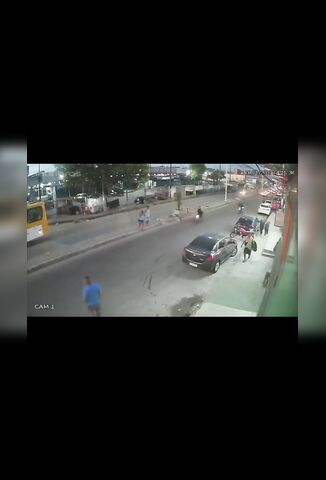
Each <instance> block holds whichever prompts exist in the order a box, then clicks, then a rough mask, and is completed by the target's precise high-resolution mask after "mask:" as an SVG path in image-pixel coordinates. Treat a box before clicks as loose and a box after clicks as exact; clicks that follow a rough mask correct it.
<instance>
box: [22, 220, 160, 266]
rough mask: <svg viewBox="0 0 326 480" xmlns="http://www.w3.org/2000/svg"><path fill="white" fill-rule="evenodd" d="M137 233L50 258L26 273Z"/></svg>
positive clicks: (156, 224)
mask: <svg viewBox="0 0 326 480" xmlns="http://www.w3.org/2000/svg"><path fill="white" fill-rule="evenodd" d="M159 226H161V223H155V224H154V225H151V226H149V227H148V228H147V229H146V231H147V232H148V231H149V230H151V229H153V228H155V227H159ZM138 233H139V230H136V231H133V232H127V233H124V234H122V235H117V236H116V237H112V238H108V239H107V240H104V241H102V242H100V243H95V244H93V245H89V246H88V247H84V248H82V249H80V250H76V251H74V252H69V253H66V254H64V255H61V256H60V257H56V258H51V259H49V260H46V261H45V262H42V263H39V264H38V265H34V266H33V267H30V268H27V273H33V272H36V271H37V270H41V269H42V268H45V267H49V266H50V265H53V264H55V263H59V262H61V261H63V260H67V259H68V258H72V257H76V256H77V255H81V254H82V253H86V252H88V251H89V250H93V249H95V248H99V247H102V246H104V245H108V244H109V243H111V242H114V241H116V240H120V239H122V238H125V237H131V236H133V235H137V234H138Z"/></svg>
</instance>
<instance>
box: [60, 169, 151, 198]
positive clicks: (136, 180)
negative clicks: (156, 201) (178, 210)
mask: <svg viewBox="0 0 326 480" xmlns="http://www.w3.org/2000/svg"><path fill="white" fill-rule="evenodd" d="M55 166H56V167H57V169H58V170H59V171H61V172H63V174H64V176H65V182H64V183H65V186H67V187H68V188H76V187H79V188H80V191H81V190H82V189H83V190H84V191H85V192H86V193H94V192H97V193H100V192H101V191H102V186H103V188H104V191H105V189H107V190H108V191H110V189H111V188H112V187H114V186H115V185H117V184H118V182H122V185H123V188H124V189H129V190H132V189H137V188H138V187H140V186H141V185H143V184H144V183H145V181H146V180H147V178H148V175H147V174H148V165H147V164H144V163H139V164H131V163H127V164H112V163H111V164H110V163H98V164H95V163H92V164H81V163H80V164H78V163H76V164H57V165H55Z"/></svg>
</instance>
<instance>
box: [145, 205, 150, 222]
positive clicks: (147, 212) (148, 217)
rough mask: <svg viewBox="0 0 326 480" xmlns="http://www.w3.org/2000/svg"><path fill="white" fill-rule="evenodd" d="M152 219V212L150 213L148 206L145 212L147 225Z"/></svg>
mask: <svg viewBox="0 0 326 480" xmlns="http://www.w3.org/2000/svg"><path fill="white" fill-rule="evenodd" d="M150 219H151V211H150V209H149V206H148V205H147V207H146V210H145V222H146V225H148V224H149V221H150Z"/></svg>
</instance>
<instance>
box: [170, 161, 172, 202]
mask: <svg viewBox="0 0 326 480" xmlns="http://www.w3.org/2000/svg"><path fill="white" fill-rule="evenodd" d="M171 175H172V163H170V198H171V188H172V180H171Z"/></svg>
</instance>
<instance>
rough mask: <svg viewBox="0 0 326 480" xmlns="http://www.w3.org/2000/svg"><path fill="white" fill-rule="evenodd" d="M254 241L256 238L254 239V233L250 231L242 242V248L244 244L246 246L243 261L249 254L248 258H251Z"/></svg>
mask: <svg viewBox="0 0 326 480" xmlns="http://www.w3.org/2000/svg"><path fill="white" fill-rule="evenodd" d="M254 242H255V240H254V239H253V237H252V234H250V233H249V234H248V235H247V236H246V238H245V239H244V241H243V242H242V244H241V248H242V246H243V245H244V246H245V248H244V252H243V257H244V260H243V263H244V262H245V261H246V259H247V258H246V257H247V255H248V259H249V258H250V255H251V251H252V250H253V247H254Z"/></svg>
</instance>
